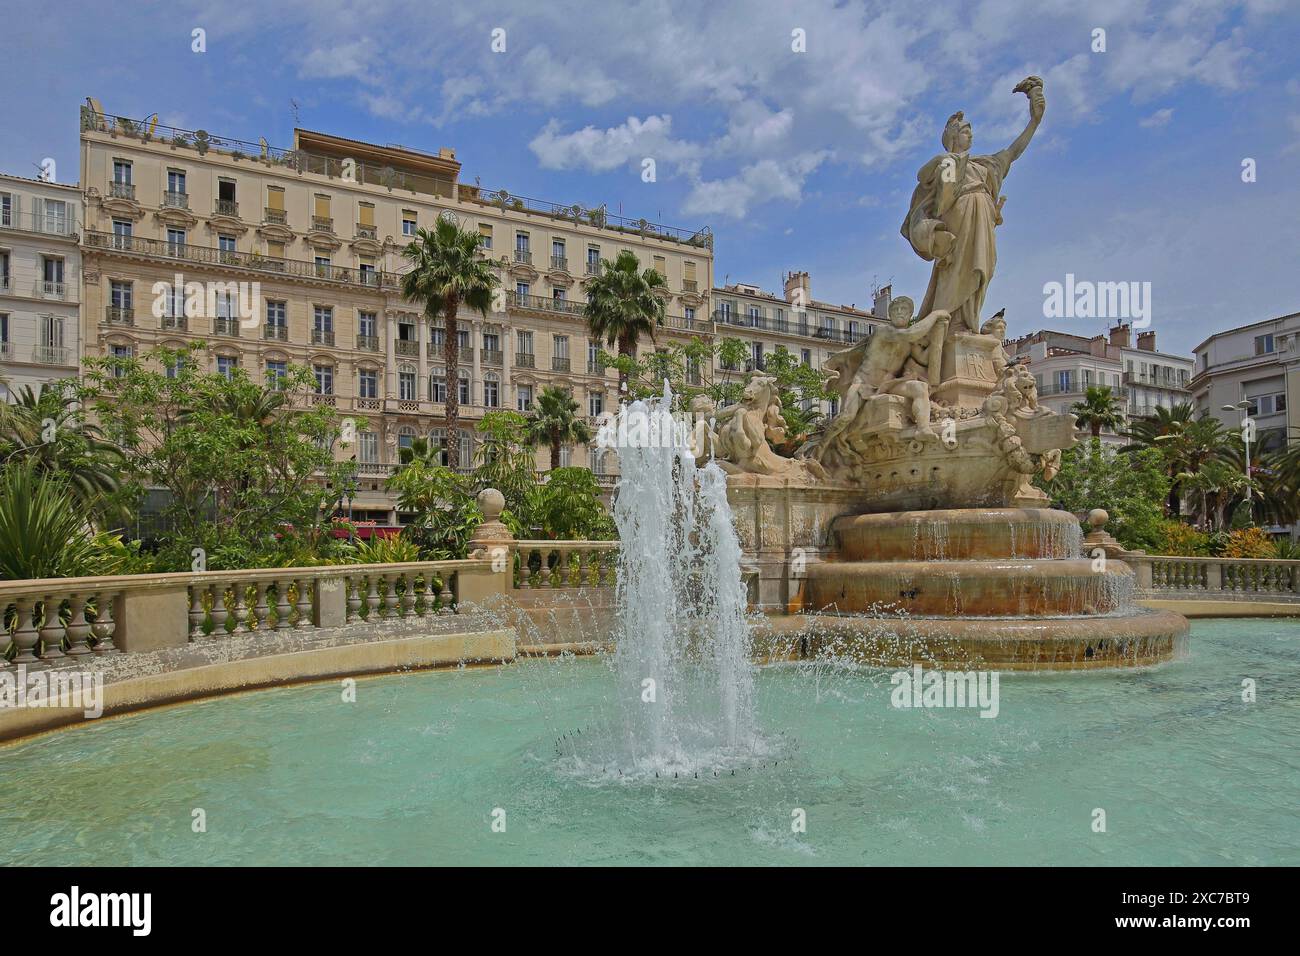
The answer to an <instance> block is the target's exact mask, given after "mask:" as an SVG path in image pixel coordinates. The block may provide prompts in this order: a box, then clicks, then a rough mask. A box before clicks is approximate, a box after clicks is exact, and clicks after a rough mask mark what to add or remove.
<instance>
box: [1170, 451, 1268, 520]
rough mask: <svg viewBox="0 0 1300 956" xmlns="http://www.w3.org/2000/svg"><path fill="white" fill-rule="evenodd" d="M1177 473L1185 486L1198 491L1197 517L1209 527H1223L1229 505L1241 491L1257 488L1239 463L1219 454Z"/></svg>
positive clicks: (1229, 509) (1186, 488) (1243, 492)
mask: <svg viewBox="0 0 1300 956" xmlns="http://www.w3.org/2000/svg"><path fill="white" fill-rule="evenodd" d="M1178 477H1179V480H1180V481H1181V482H1182V485H1183V488H1184V489H1185V490H1187V491H1192V492H1196V493H1197V494H1198V495H1199V498H1200V514H1199V518H1200V520H1201V522H1202V523H1203V524H1205V525H1207V526H1209V528H1210V530H1212V531H1225V530H1227V528H1226V525H1227V523H1228V514H1229V513H1230V511H1231V508H1230V507H1229V506H1230V505H1231V504H1232V503H1233V502H1235V501H1236V499H1237V498H1238V497H1239V496H1241V495H1242V494H1245V493H1246V492H1248V491H1256V490H1257V488H1256V485H1255V482H1254V481H1253V480H1248V479H1247V478H1246V473H1245V470H1244V469H1243V468H1242V467H1240V466H1239V465H1235V464H1233V463H1232V462H1230V461H1228V460H1226V459H1222V458H1215V459H1211V460H1210V461H1206V462H1202V463H1201V466H1200V468H1199V469H1198V470H1196V471H1188V472H1182V473H1180V474H1179V476H1178ZM1211 502H1213V503H1212V504H1211Z"/></svg>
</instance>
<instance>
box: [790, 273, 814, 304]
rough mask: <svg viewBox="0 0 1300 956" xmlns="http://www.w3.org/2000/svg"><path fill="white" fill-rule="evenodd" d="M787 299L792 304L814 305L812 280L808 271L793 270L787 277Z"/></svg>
mask: <svg viewBox="0 0 1300 956" xmlns="http://www.w3.org/2000/svg"><path fill="white" fill-rule="evenodd" d="M785 301H787V302H789V303H790V304H791V305H802V306H805V307H806V306H809V305H812V282H811V280H809V278H808V273H806V272H791V273H790V274H789V275H787V276H786V277H785Z"/></svg>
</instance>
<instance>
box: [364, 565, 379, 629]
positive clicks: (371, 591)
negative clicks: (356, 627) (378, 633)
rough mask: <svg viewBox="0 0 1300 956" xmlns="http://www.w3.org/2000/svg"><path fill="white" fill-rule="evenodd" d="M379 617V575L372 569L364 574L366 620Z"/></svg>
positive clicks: (374, 619)
mask: <svg viewBox="0 0 1300 956" xmlns="http://www.w3.org/2000/svg"><path fill="white" fill-rule="evenodd" d="M378 618H379V575H377V574H375V573H374V572H373V571H372V572H369V573H368V574H367V575H366V620H367V621H369V622H373V621H376V620H378Z"/></svg>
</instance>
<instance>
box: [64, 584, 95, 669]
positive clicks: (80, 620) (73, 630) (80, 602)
mask: <svg viewBox="0 0 1300 956" xmlns="http://www.w3.org/2000/svg"><path fill="white" fill-rule="evenodd" d="M68 610H69V611H70V612H71V613H72V617H71V618H69V619H68V653H69V654H70V655H71V656H73V657H83V656H85V655H86V654H90V653H91V650H90V643H89V642H88V641H87V640H86V638H88V637H89V636H90V624H89V623H88V622H87V621H86V596H85V595H84V594H74V595H72V597H70V598H69V599H68Z"/></svg>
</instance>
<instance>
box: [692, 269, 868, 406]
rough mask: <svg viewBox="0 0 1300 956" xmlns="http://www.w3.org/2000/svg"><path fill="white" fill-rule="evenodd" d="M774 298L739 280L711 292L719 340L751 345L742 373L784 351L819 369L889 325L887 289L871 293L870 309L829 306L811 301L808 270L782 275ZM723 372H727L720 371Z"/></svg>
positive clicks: (754, 368) (771, 294)
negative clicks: (780, 292)
mask: <svg viewBox="0 0 1300 956" xmlns="http://www.w3.org/2000/svg"><path fill="white" fill-rule="evenodd" d="M782 285H783V289H782V294H781V295H780V296H777V295H776V294H774V293H772V292H767V291H765V290H764V289H762V288H761V287H760V286H757V285H750V284H748V283H743V282H737V283H732V284H730V285H724V286H721V287H719V288H715V289H714V290H713V319H714V322H715V328H716V333H717V337H718V339H719V341H721V340H722V339H727V338H735V339H741V340H742V341H744V342H746V343H747V344H748V346H749V357H748V359H747V360H746V362H745V365H744V368H743V369H735V370H732V371H745V372H752V371H761V370H762V369H763V368H764V365H765V363H766V361H767V357H768V356H769V355H771V354H772V353H773V352H775V351H776V350H777V349H778V348H784V349H785V350H786V351H788V352H789V353H790V354H791V355H793V356H794V357H795V358H797V359H798V360H799V361H800V362H802V363H803V364H804V365H809V366H812V367H813V368H821V367H822V363H823V362H825V361H826V359H828V358H829V357H830V356H831V355H832V354H833V353H835V352H838V351H841V350H843V349H846V348H848V347H850V346H852V345H855V344H857V343H858V342H860V341H862V339H863V338H865V337H866V336H868V335H871V334H872V332H874V331H875V328H876V327H877V326H879V325H881V324H883V323H885V322H887V321H888V310H889V301H890V295H891V289H890V287H889V286H884V287H882V288H880V289H877V290H876V291H875V293H874V295H873V303H872V308H871V310H870V311H867V310H864V309H859V308H858V307H857V306H856V305H833V304H831V303H829V302H822V301H820V300H818V299H814V298H813V295H812V278H811V276H809V274H808V273H807V272H790V273H787V274H786V275H784V276H782ZM724 371H726V369H725V367H724ZM835 404H836V403H835V402H834V401H830V402H826V403H823V408H822V409H821V411H822V413H823V414H830V415H833V414H835V411H836V408H835Z"/></svg>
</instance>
